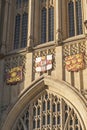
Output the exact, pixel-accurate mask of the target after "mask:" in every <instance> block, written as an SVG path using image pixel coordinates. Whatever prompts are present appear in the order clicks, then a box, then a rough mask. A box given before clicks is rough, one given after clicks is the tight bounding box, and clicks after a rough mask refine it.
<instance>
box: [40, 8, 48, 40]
mask: <svg viewBox="0 0 87 130" xmlns="http://www.w3.org/2000/svg"><path fill="white" fill-rule="evenodd" d="M41 14H42V16H41V43H44V42H46V19H47V18H46V17H47V11H46V8H43V9H42V13H41Z"/></svg>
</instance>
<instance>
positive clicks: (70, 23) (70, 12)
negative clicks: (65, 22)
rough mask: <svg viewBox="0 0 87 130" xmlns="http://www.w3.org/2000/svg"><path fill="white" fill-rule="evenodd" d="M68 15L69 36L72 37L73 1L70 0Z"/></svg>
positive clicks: (73, 28) (73, 27)
mask: <svg viewBox="0 0 87 130" xmlns="http://www.w3.org/2000/svg"><path fill="white" fill-rule="evenodd" d="M68 15H69V37H72V36H74V35H75V25H74V3H73V2H72V1H70V2H69V3H68Z"/></svg>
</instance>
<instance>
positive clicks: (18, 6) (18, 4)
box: [16, 0, 22, 9]
mask: <svg viewBox="0 0 87 130" xmlns="http://www.w3.org/2000/svg"><path fill="white" fill-rule="evenodd" d="M21 4H22V0H16V8H17V9H19V8H21Z"/></svg>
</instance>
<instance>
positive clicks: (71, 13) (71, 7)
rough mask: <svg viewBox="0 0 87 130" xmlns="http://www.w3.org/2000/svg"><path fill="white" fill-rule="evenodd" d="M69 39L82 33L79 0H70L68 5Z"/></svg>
mask: <svg viewBox="0 0 87 130" xmlns="http://www.w3.org/2000/svg"><path fill="white" fill-rule="evenodd" d="M68 21H69V37H72V36H75V35H80V34H82V33H83V28H82V7H81V0H70V1H69V3H68Z"/></svg>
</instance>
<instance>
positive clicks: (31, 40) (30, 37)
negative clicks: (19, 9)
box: [27, 0, 34, 48]
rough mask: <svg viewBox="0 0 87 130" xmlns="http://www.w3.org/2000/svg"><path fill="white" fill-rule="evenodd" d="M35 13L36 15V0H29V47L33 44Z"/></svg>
mask: <svg viewBox="0 0 87 130" xmlns="http://www.w3.org/2000/svg"><path fill="white" fill-rule="evenodd" d="M33 15H34V0H29V13H28V43H27V46H28V47H30V48H31V47H32V46H33V20H34V19H33Z"/></svg>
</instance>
